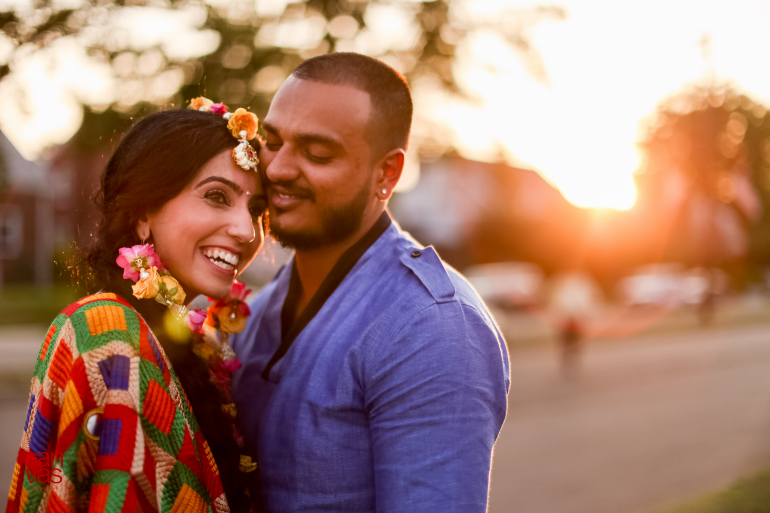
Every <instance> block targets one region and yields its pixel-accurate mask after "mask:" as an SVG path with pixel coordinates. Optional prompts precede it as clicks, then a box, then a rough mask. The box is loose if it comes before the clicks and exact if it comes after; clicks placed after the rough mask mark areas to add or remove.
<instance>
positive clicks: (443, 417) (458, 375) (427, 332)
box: [365, 301, 508, 513]
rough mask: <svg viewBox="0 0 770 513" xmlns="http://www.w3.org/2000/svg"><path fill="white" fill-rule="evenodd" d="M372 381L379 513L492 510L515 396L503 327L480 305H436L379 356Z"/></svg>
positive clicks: (369, 403)
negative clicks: (493, 483) (492, 484)
mask: <svg viewBox="0 0 770 513" xmlns="http://www.w3.org/2000/svg"><path fill="white" fill-rule="evenodd" d="M366 374H367V378H366V387H365V388H366V389H365V401H366V402H365V405H366V408H367V411H368V414H369V421H370V432H371V437H372V448H373V456H374V472H375V487H376V494H375V496H376V505H377V511H378V512H399V513H405V512H411V511H414V512H425V511H442V512H463V513H468V512H484V511H486V505H487V494H488V489H489V472H490V465H491V457H492V448H493V445H494V442H495V440H496V438H497V435H498V434H499V432H500V428H501V426H502V424H503V421H504V419H505V414H506V395H507V392H508V365H507V353H506V350H505V347H504V342H503V340H502V337H500V335H499V333H498V332H497V330H496V328H495V327H494V325H491V324H490V323H489V321H488V319H487V318H485V317H484V316H482V315H480V314H479V312H478V311H477V310H476V309H475V308H474V307H472V306H468V305H464V304H461V303H460V302H458V301H450V302H445V303H433V304H431V305H430V306H428V307H426V308H424V309H422V310H420V311H418V312H416V313H415V314H414V315H413V316H412V318H411V319H409V321H408V322H407V323H406V324H405V325H404V326H403V327H401V328H399V329H397V332H396V333H395V334H394V336H392V337H390V338H389V340H388V341H387V342H386V343H385V344H383V345H382V346H381V347H380V348H379V351H378V352H377V353H376V354H375V355H374V356H373V358H372V359H371V361H370V362H369V365H368V368H367V371H366Z"/></svg>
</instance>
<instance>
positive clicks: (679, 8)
mask: <svg viewBox="0 0 770 513" xmlns="http://www.w3.org/2000/svg"><path fill="white" fill-rule="evenodd" d="M531 5H533V3H532V2H505V1H487V2H472V1H470V0H462V1H458V2H456V3H455V4H454V6H455V7H456V8H457V9H460V10H461V11H462V15H463V16H464V17H466V18H472V17H475V18H476V19H481V20H489V21H490V23H491V22H493V20H495V17H496V16H499V15H500V13H501V12H503V11H504V10H505V9H506V8H507V9H510V8H512V7H527V6H531ZM557 5H559V6H563V7H565V8H566V10H567V13H568V15H567V19H566V20H563V21H561V20H559V21H543V22H541V23H540V24H539V25H537V26H536V27H535V29H534V37H533V42H534V47H535V48H536V49H537V51H538V52H539V53H540V55H541V57H542V61H543V64H544V67H545V70H546V72H547V83H544V82H542V81H538V80H536V79H535V78H533V77H532V75H531V74H530V73H528V72H527V70H526V69H525V65H524V64H523V63H522V59H521V58H520V56H519V55H518V54H517V53H516V52H515V51H514V50H513V49H512V48H511V46H509V45H508V44H507V43H506V42H505V41H504V40H503V39H502V38H501V37H500V35H499V34H497V33H495V32H493V31H492V30H489V31H486V32H480V33H476V34H474V35H473V36H471V37H469V38H468V39H467V40H466V41H464V42H463V43H462V44H461V46H460V49H459V51H458V59H457V62H456V64H455V70H454V72H455V76H456V78H457V79H458V81H459V82H460V83H461V85H462V86H463V87H464V89H466V90H468V91H470V92H471V93H472V94H473V98H472V100H471V101H468V102H458V101H454V102H452V101H451V100H450V99H448V98H443V97H442V98H440V100H439V99H437V97H436V95H435V94H434V95H433V97H434V100H433V101H432V102H431V103H430V105H423V106H422V108H425V109H431V112H432V115H433V116H436V117H438V118H440V119H442V120H443V121H444V122H446V123H447V124H449V125H450V126H451V127H452V129H453V131H454V144H455V145H456V146H457V147H458V149H459V151H460V153H461V154H463V155H464V156H466V157H468V158H473V159H480V160H496V159H498V158H499V157H500V155H501V154H502V155H503V156H504V157H506V159H507V160H508V161H509V162H510V163H511V164H514V165H518V166H524V167H531V168H533V169H536V170H537V171H539V172H540V173H541V174H543V175H544V176H545V177H546V178H547V179H548V180H549V181H550V182H551V183H553V184H555V185H556V186H557V187H558V188H559V189H560V190H561V191H562V193H563V194H564V196H565V197H566V198H567V199H568V200H569V201H570V202H572V203H573V204H575V205H578V206H581V207H610V208H615V209H621V210H623V209H628V208H630V207H631V206H633V204H634V201H635V199H636V190H635V187H634V182H633V174H634V173H635V172H636V171H637V170H638V168H639V155H638V152H637V149H636V143H637V141H638V140H639V138H640V135H642V134H641V133H640V130H641V127H640V123H641V122H642V121H643V120H644V119H645V118H646V117H648V116H649V115H650V114H651V113H652V112H653V110H654V108H655V106H656V104H657V103H658V102H659V101H661V99H663V98H665V97H666V96H668V95H670V94H672V93H674V92H677V91H679V90H681V89H682V88H683V87H685V86H686V85H687V84H689V83H693V82H697V81H702V80H704V79H708V77H713V78H715V79H720V80H729V81H731V82H734V83H736V85H737V86H738V87H741V88H743V89H744V90H746V91H747V92H750V93H751V95H752V96H754V97H758V98H770V75H768V74H767V73H762V72H761V66H757V62H756V59H755V58H754V57H752V52H750V51H747V49H748V48H763V47H768V45H770V35H768V34H769V33H768V31H767V30H765V28H764V27H766V26H767V25H768V23H770V9H768V8H766V7H760V6H759V5H758V4H757V3H756V2H750V1H742V2H736V3H733V4H731V5H730V10H729V12H728V11H725V10H724V9H720V8H718V6H711V5H709V4H704V3H703V2H695V1H687V0H680V1H673V2H659V3H655V2H653V3H650V2H645V3H638V4H629V3H627V2H611V1H598V0H597V1H588V0H579V1H578V0H563V1H560V2H558V4H557ZM704 34H707V35H708V36H709V41H710V42H711V43H710V45H711V48H712V51H710V52H709V55H704V53H705V52H704V48H703V42H702V41H703V36H704ZM429 96H431V95H428V94H426V95H425V97H429ZM449 102H452V105H451V106H449V105H447V103H449ZM417 107H418V109H419V108H421V107H420V106H419V105H418V106H417Z"/></svg>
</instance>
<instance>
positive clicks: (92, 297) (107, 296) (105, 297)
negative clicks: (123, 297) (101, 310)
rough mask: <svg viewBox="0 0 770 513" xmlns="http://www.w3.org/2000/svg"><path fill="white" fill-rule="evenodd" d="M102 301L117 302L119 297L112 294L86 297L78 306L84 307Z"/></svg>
mask: <svg viewBox="0 0 770 513" xmlns="http://www.w3.org/2000/svg"><path fill="white" fill-rule="evenodd" d="M100 299H111V300H113V301H115V300H116V299H118V297H117V296H116V295H115V294H113V293H112V292H105V293H103V294H94V295H93V296H86V297H84V298H83V299H81V300H80V301H78V304H79V305H83V304H86V303H90V302H91V301H98V300H100Z"/></svg>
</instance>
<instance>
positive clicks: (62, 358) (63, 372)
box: [48, 344, 72, 389]
mask: <svg viewBox="0 0 770 513" xmlns="http://www.w3.org/2000/svg"><path fill="white" fill-rule="evenodd" d="M71 369H72V351H70V348H69V346H68V345H67V344H59V347H58V348H57V349H56V353H54V355H53V359H52V360H51V364H50V366H49V367H48V376H49V377H50V378H51V381H53V382H54V383H56V384H57V385H59V388H60V389H64V387H65V386H67V379H68V378H69V375H70V370H71Z"/></svg>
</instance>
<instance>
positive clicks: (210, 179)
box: [195, 176, 243, 194]
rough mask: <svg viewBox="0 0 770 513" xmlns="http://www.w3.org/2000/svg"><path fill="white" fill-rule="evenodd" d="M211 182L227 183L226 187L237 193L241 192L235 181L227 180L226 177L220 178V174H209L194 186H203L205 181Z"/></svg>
mask: <svg viewBox="0 0 770 513" xmlns="http://www.w3.org/2000/svg"><path fill="white" fill-rule="evenodd" d="M211 182H219V183H223V184H225V185H227V186H228V187H230V188H231V189H232V190H234V191H235V192H237V193H238V194H241V193H243V189H242V188H241V186H240V185H238V184H237V183H235V182H233V181H231V180H228V179H227V178H222V177H221V176H209V177H208V178H206V179H205V180H202V181H201V182H200V183H199V184H198V185H196V186H195V188H196V189H198V188H199V187H203V186H204V185H206V184H207V183H211Z"/></svg>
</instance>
